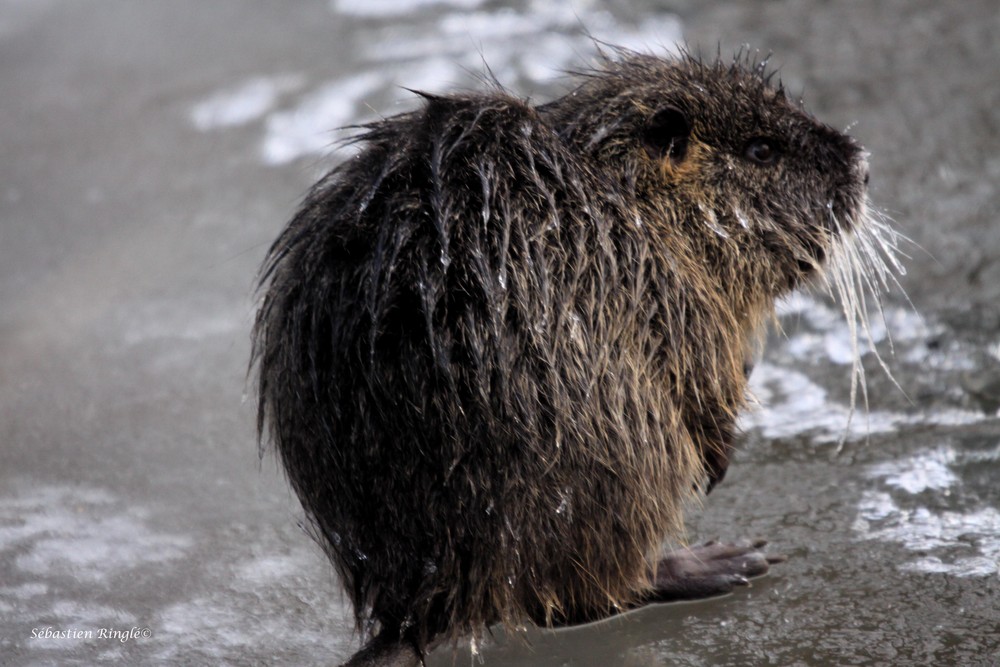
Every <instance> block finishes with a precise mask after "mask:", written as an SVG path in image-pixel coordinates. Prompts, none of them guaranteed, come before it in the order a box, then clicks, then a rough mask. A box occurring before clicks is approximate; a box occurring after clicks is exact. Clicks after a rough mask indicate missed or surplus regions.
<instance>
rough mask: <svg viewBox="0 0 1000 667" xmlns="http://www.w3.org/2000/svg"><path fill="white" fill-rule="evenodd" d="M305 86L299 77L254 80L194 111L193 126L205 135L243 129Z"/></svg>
mask: <svg viewBox="0 0 1000 667" xmlns="http://www.w3.org/2000/svg"><path fill="white" fill-rule="evenodd" d="M304 85H305V77H303V76H302V75H300V74H283V75H279V76H272V77H264V76H260V77H255V78H253V79H249V80H247V81H244V82H243V83H240V84H238V85H236V86H233V87H231V88H227V89H225V90H220V91H218V92H216V93H213V94H212V95H211V96H209V97H208V98H206V99H205V100H202V101H201V102H198V103H197V104H195V105H194V106H193V107H192V108H191V114H190V115H191V122H192V123H194V126H195V127H196V128H198V129H199V130H201V131H202V132H207V131H209V130H214V129H218V128H225V127H235V126H238V125H244V124H246V123H249V122H251V121H254V120H257V119H258V118H261V117H262V116H264V115H265V114H267V113H268V112H270V111H271V110H272V109H274V107H275V105H277V103H278V100H279V99H280V98H281V96H282V95H285V94H287V93H290V92H293V91H295V90H298V89H300V88H302V86H304Z"/></svg>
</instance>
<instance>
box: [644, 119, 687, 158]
mask: <svg viewBox="0 0 1000 667" xmlns="http://www.w3.org/2000/svg"><path fill="white" fill-rule="evenodd" d="M690 136H691V122H690V121H689V120H688V117H687V114H685V113H684V112H683V111H681V110H680V109H678V108H677V107H664V108H662V109H660V110H659V111H657V112H656V113H654V114H653V115H652V116H650V117H649V119H648V120H647V121H646V125H645V127H643V128H642V147H643V148H645V149H646V153H647V154H648V155H649V157H651V158H653V159H654V160H663V159H664V158H669V159H670V161H671V162H673V163H674V164H678V163H680V162H681V161H683V160H684V156H685V155H686V154H687V147H688V138H689V137H690Z"/></svg>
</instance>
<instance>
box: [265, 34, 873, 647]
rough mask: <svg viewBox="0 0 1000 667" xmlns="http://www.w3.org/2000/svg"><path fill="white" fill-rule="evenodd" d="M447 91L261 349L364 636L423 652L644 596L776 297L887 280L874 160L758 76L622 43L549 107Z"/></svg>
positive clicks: (388, 136)
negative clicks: (874, 199)
mask: <svg viewBox="0 0 1000 667" xmlns="http://www.w3.org/2000/svg"><path fill="white" fill-rule="evenodd" d="M425 98H426V99H425V102H424V105H423V106H422V108H420V109H419V110H417V111H414V112H411V113H407V114H402V115H399V116H395V117H392V118H388V119H385V120H382V121H379V122H377V123H374V124H372V125H370V126H368V127H367V129H366V131H365V132H364V134H363V135H362V136H361V137H360V138H359V140H358V141H359V144H360V145H361V147H362V148H361V150H360V152H359V153H358V155H357V156H355V157H354V158H353V159H350V160H348V161H346V162H344V163H342V164H341V165H340V166H338V167H336V168H335V169H334V170H333V171H332V172H331V173H330V174H329V175H328V176H326V177H325V178H324V179H323V180H321V181H320V182H319V183H318V184H317V185H316V186H315V187H314V189H313V190H312V192H311V193H310V195H309V196H308V198H307V199H306V201H305V202H304V204H303V205H302V207H301V209H300V210H299V211H298V213H297V214H296V215H295V217H294V218H293V220H292V221H291V223H290V224H289V225H288V227H287V228H286V229H285V230H284V231H283V232H282V233H281V235H280V236H279V238H278V239H277V241H276V242H275V244H274V245H273V246H272V248H271V250H270V252H269V253H268V258H267V260H266V263H265V268H264V270H263V275H262V278H261V285H262V287H263V290H264V297H263V301H262V303H261V306H260V310H259V312H258V315H257V319H256V323H255V328H254V343H253V350H254V352H253V355H254V361H255V364H256V369H257V378H258V385H259V396H260V399H259V400H260V403H259V426H260V431H261V436H262V438H263V437H264V436H265V435H266V434H269V435H270V439H271V440H272V441H273V443H274V445H275V447H276V449H277V451H278V453H279V455H280V457H281V461H282V463H283V465H284V467H285V470H286V471H287V474H288V477H289V480H290V482H291V484H292V486H293V487H294V488H295V490H296V492H297V494H298V496H299V498H300V499H301V501H302V504H303V506H304V508H305V510H306V512H307V514H308V516H309V517H310V519H311V521H312V523H313V525H314V526H315V529H316V533H317V536H318V539H319V540H320V542H321V543H322V544H323V545H324V547H325V548H326V549H327V551H328V553H329V555H330V557H331V560H332V561H333V563H334V564H335V565H336V567H337V569H338V571H339V572H340V574H341V577H342V580H343V583H344V585H345V587H346V589H347V592H348V594H349V595H350V597H351V600H352V602H353V604H354V610H355V613H356V616H357V620H358V623H359V625H360V626H361V627H362V628H364V629H369V630H370V629H373V628H381V630H382V631H383V632H386V633H389V634H392V635H396V636H404V635H405V637H406V638H407V639H408V641H410V642H412V643H413V644H414V645H416V646H417V647H418V648H419V649H421V650H422V648H423V647H425V646H427V645H428V644H429V643H431V642H432V641H434V640H435V639H437V638H442V637H444V638H457V637H459V636H462V635H468V634H472V635H474V636H475V635H478V634H480V633H482V631H483V630H484V628H485V627H486V626H487V625H488V624H491V623H495V622H498V621H500V622H504V623H506V624H508V625H516V624H519V623H521V622H523V621H524V620H525V619H533V620H535V621H537V622H540V623H552V622H555V621H559V620H563V621H565V620H583V619H588V618H596V617H600V616H602V615H605V614H607V613H609V612H610V611H613V610H616V609H622V608H625V607H627V606H628V605H630V604H632V603H633V602H635V601H636V600H638V599H640V598H641V597H642V596H643V595H644V594H645V593H646V591H647V588H648V586H649V585H650V584H649V575H650V572H651V567H652V563H653V562H654V561H655V558H656V555H657V553H658V550H659V548H660V544H661V541H662V540H663V539H664V538H666V537H669V536H678V535H680V533H681V531H682V529H683V520H682V509H683V505H684V503H685V501H686V500H687V499H689V498H691V497H693V496H694V495H695V493H696V491H697V489H699V488H703V487H704V484H705V483H706V482H708V483H709V484H711V483H713V482H714V481H717V480H719V479H721V477H722V475H723V474H724V472H725V469H726V466H727V464H728V456H729V450H730V447H731V444H732V439H733V435H734V430H735V426H734V424H735V418H736V415H737V413H738V412H739V410H740V409H741V408H742V407H743V405H744V402H745V392H746V374H745V365H746V363H745V360H746V358H747V356H748V355H749V354H750V352H751V349H752V348H753V347H754V346H755V344H756V341H757V336H758V334H759V332H760V330H761V326H762V324H763V323H764V322H765V321H766V320H767V319H769V318H770V317H771V316H772V313H773V303H774V299H775V298H777V297H778V296H780V295H781V294H783V293H786V292H787V291H788V290H790V289H792V288H793V287H795V286H796V285H797V284H799V282H801V280H802V279H803V278H806V277H808V276H810V275H812V274H814V273H815V272H816V271H817V270H818V269H820V268H821V267H822V266H823V260H824V258H827V257H829V256H831V255H832V256H838V253H840V255H841V256H844V257H848V258H851V257H853V258H855V260H857V261H854V262H853V264H852V263H851V262H850V261H849V262H846V263H844V266H848V267H854V272H853V273H852V272H851V271H852V269H850V268H849V269H847V270H843V271H841V273H839V274H836V275H841V276H848V278H845V279H844V280H840V281H839V282H844V281H845V280H853V281H858V280H862V281H863V278H858V270H860V271H861V272H862V273H864V275H865V276H868V277H870V276H871V275H872V274H873V273H875V272H876V271H874V270H873V269H872V268H871V267H869V266H866V265H864V262H865V261H871V262H874V260H873V259H872V258H873V257H875V254H874V253H871V252H868V251H865V252H863V253H859V252H857V251H852V250H838V248H841V247H844V246H850V245H851V240H850V239H857V238H861V239H863V240H864V239H872V238H876V239H877V238H878V236H877V235H875V234H873V233H872V232H870V231H866V230H870V229H871V225H870V220H869V219H868V216H867V215H866V213H865V210H866V208H865V204H864V201H865V195H864V169H865V168H866V167H865V165H864V159H863V156H862V153H861V149H860V147H858V146H857V145H856V144H855V143H854V142H853V141H852V140H850V139H849V138H846V137H844V136H843V135H841V134H840V133H837V132H835V131H834V130H832V129H830V128H828V127H826V126H824V125H822V124H820V123H818V122H816V121H815V120H814V119H813V118H811V117H810V116H809V115H808V114H806V113H804V112H803V111H802V110H801V109H800V108H799V107H798V106H797V105H795V104H793V103H790V102H789V101H788V100H787V99H786V97H785V95H784V94H783V93H782V91H781V90H780V89H779V88H775V87H773V86H771V85H770V84H769V82H768V79H767V76H766V74H765V73H764V72H763V71H762V70H761V68H759V67H756V66H753V67H748V66H747V65H746V64H745V63H741V62H736V63H727V64H722V63H718V62H703V61H701V60H699V59H696V58H693V57H691V56H688V55H685V56H682V57H680V58H679V59H674V60H663V59H658V58H654V57H652V56H644V55H638V54H632V53H625V52H620V53H619V54H618V56H617V57H616V58H612V59H608V60H606V62H605V63H604V65H603V66H602V67H601V68H600V69H599V70H597V71H593V72H590V73H588V74H587V75H586V76H584V77H583V78H582V80H581V83H580V85H579V87H578V88H577V89H575V90H574V91H573V92H571V93H570V94H568V95H566V96H564V97H562V98H560V99H558V100H556V101H554V102H551V103H549V104H546V105H543V106H541V107H532V106H531V105H529V104H528V103H526V102H525V101H523V100H520V99H517V98H515V97H512V96H510V95H508V94H506V93H503V92H500V91H491V92H488V93H484V94H478V95H460V96H433V95H427V96H425ZM758 139H764V140H769V141H772V142H773V144H769V145H768V146H764V147H763V148H762V147H761V146H759V145H758V146H756V147H754V145H753V142H754V141H755V140H758ZM768 149H774V150H776V151H778V152H779V155H778V156H777V158H775V160H773V161H772V160H770V153H768ZM866 235H867V236H866ZM865 243H867V244H868V245H872V244H871V243H870V242H868V241H863V243H862V245H865ZM865 247H867V246H865ZM858 258H861V259H858ZM842 291H844V292H845V293H846V294H848V295H850V294H852V293H855V292H854V291H853V290H852V288H850V287H848V288H845V289H844V290H842Z"/></svg>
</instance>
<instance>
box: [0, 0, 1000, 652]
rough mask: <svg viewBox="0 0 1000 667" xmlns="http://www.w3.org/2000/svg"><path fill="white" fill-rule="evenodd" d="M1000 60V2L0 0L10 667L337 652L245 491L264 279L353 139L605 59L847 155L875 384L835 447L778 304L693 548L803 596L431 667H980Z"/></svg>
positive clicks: (816, 345)
mask: <svg viewBox="0 0 1000 667" xmlns="http://www.w3.org/2000/svg"><path fill="white" fill-rule="evenodd" d="M997 34H1000V9H998V7H997V4H996V2H995V1H994V0H971V1H969V2H963V3H949V4H948V5H947V7H945V4H944V3H937V2H930V1H926V0H889V1H886V2H880V3H859V2H850V1H847V0H844V1H839V0H837V1H823V0H774V1H767V2H765V1H763V0H760V1H756V2H744V3H738V4H735V3H724V2H715V1H710V2H696V1H695V0H678V1H676V2H669V1H666V0H661V1H655V0H645V1H641V2H625V1H624V0H606V1H600V0H573V1H572V2H566V3H547V2H542V0H536V1H530V0H524V1H521V2H513V1H512V2H495V1H492V0H369V1H367V2H359V1H351V0H332V1H325V0H315V1H305V0H302V1H298V2H286V3H274V2H266V1H264V0H238V1H237V0H214V1H213V2H211V3H203V2H194V1H192V0H174V1H172V2H142V3H137V2H130V1H128V0H91V2H87V3H80V2H73V1H70V0H0V664H3V665H50V664H60V665H73V664H80V665H93V664H137V665H139V664H179V665H180V664H183V665H194V664H232V665H256V664H297V665H329V664H334V663H337V662H339V661H341V660H343V659H345V658H346V657H347V656H348V655H350V654H351V653H352V652H353V650H354V649H355V648H356V647H357V645H358V637H357V636H356V635H355V634H354V633H353V629H352V627H351V623H350V618H349V609H348V608H347V606H346V604H345V600H344V599H343V598H342V596H341V594H340V592H339V589H338V585H337V581H336V577H335V575H334V574H333V572H332V569H331V568H330V567H329V566H328V565H327V564H326V563H325V562H324V560H323V557H322V555H321V552H320V550H319V548H318V547H317V546H316V545H315V544H313V543H312V542H311V541H310V540H309V538H308V537H307V536H306V535H305V533H304V532H303V531H302V530H301V528H300V527H299V523H300V521H301V510H300V508H299V506H298V503H297V501H296V500H295V498H294V497H293V495H292V494H291V492H290V491H289V490H288V488H287V484H286V483H285V481H284V479H283V478H282V475H281V473H280V471H278V470H277V465H276V462H275V459H274V457H273V456H272V455H271V454H270V453H269V452H265V455H264V456H263V459H259V458H258V455H257V444H256V441H255V437H254V433H253V418H254V409H253V398H252V389H253V388H252V385H251V384H250V383H249V382H248V381H247V377H246V363H247V357H248V352H249V328H250V323H251V318H252V313H253V308H254V294H253V283H254V276H255V272H256V270H257V267H258V265H259V263H260V261H261V259H262V257H263V254H264V252H265V250H266V248H267V246H268V244H269V243H270V242H271V240H272V239H273V238H274V237H275V236H276V234H277V233H278V231H279V230H280V229H281V227H282V226H283V224H284V223H285V221H286V220H287V219H288V218H289V217H290V215H291V214H292V212H293V211H294V209H295V207H296V205H297V203H298V201H299V200H300V198H301V196H302V195H303V194H304V192H305V191H306V189H307V188H308V186H309V185H310V184H311V183H312V182H313V181H314V180H315V179H316V178H317V177H318V176H320V175H321V174H322V173H323V172H324V171H325V170H327V169H328V168H329V167H331V166H332V165H333V164H335V163H336V161H337V160H339V159H343V158H344V157H346V156H349V155H350V150H345V149H342V148H338V144H337V142H338V141H339V140H342V139H344V138H345V137H346V136H348V135H349V133H346V132H343V131H337V128H338V127H341V126H344V125H348V124H351V123H357V122H359V121H364V120H370V119H374V118H378V117H380V116H386V115H392V114H395V113H398V112H402V111H405V110H409V109H412V108H414V107H415V106H416V105H417V104H418V101H417V100H416V98H415V96H414V95H413V94H412V93H409V92H407V91H406V90H404V89H403V88H402V87H403V86H405V87H408V88H414V89H423V90H427V91H433V92H444V91H447V90H453V89H457V88H466V89H468V88H473V89H474V88H476V87H477V86H480V85H481V83H480V82H479V80H480V78H481V75H482V73H483V71H484V70H485V69H486V68H487V67H488V68H489V69H490V70H491V71H492V73H493V75H494V76H496V78H498V79H499V80H500V81H501V82H503V83H504V84H505V85H506V86H507V87H508V88H509V89H511V90H513V91H515V92H516V93H518V94H520V95H523V96H526V97H530V98H531V99H532V100H536V101H545V100H548V99H551V98H552V97H554V96H557V95H559V94H561V93H563V92H565V91H566V90H567V89H568V87H569V86H570V85H571V84H570V78H569V77H568V76H567V75H566V74H565V72H566V71H567V70H571V69H578V68H583V67H587V66H588V65H590V64H593V62H594V56H595V53H596V47H595V44H594V40H601V41H605V42H609V43H612V44H619V45H624V46H628V47H631V48H634V49H640V50H650V51H654V52H658V53H663V54H667V53H669V52H670V51H671V50H673V49H674V45H675V44H677V43H686V44H688V45H689V46H690V47H692V48H701V50H702V51H703V52H705V53H708V54H714V53H716V52H718V53H721V54H722V55H723V57H728V56H729V55H730V54H732V53H733V52H735V51H736V50H737V49H740V48H750V49H759V50H760V52H761V56H762V57H763V56H764V55H766V54H767V53H769V52H773V57H772V59H771V63H772V65H774V66H777V67H779V68H780V76H781V78H782V80H783V81H784V83H785V85H786V87H787V88H789V89H790V90H791V91H792V92H793V93H796V94H798V93H801V94H803V95H804V98H805V102H806V105H807V106H808V107H809V108H810V109H811V110H812V111H813V112H814V113H816V115H817V116H818V117H820V118H821V119H823V120H824V121H825V122H828V123H830V124H831V125H833V126H835V127H838V128H850V132H851V133H852V134H853V135H855V136H856V137H858V138H859V140H860V141H861V142H862V143H864V144H865V146H866V147H867V148H868V149H869V150H870V151H871V154H872V156H871V166H872V169H871V172H872V182H871V197H872V199H873V201H874V202H875V204H876V205H877V206H878V207H880V208H881V209H882V210H883V211H885V212H886V213H887V214H888V215H890V216H891V217H892V218H894V219H895V220H896V225H897V227H898V228H899V229H900V230H901V232H902V233H904V234H905V235H906V236H908V237H909V238H910V239H911V240H912V243H905V244H904V246H903V249H904V251H905V252H906V254H907V255H908V257H907V258H906V259H905V260H904V263H905V267H906V273H905V275H902V276H900V278H899V280H900V283H901V286H900V288H897V289H895V290H894V291H893V292H892V293H891V294H890V295H889V297H888V298H887V299H886V300H885V303H884V313H883V315H882V316H873V331H872V334H873V336H872V337H873V338H874V339H875V342H876V343H877V344H878V350H879V352H880V353H881V356H882V357H883V358H884V359H885V361H886V364H887V365H888V367H889V368H890V370H891V372H892V375H893V377H894V378H895V382H894V381H893V380H892V379H891V378H890V377H889V376H887V374H886V373H885V372H884V371H883V370H882V369H881V368H880V367H879V364H878V363H877V360H876V359H875V356H874V355H873V354H872V353H871V352H870V351H866V353H865V362H866V369H867V386H868V398H869V409H868V411H867V412H865V411H864V410H863V409H862V410H859V412H858V414H856V415H855V416H854V418H853V420H852V422H851V423H852V426H851V428H850V430H849V432H846V433H845V429H846V428H847V423H848V416H849V414H850V409H849V404H850V396H849V392H850V368H851V366H850V339H849V331H848V329H847V327H846V325H845V323H844V321H843V317H842V316H841V315H840V314H839V312H838V310H837V306H836V305H835V304H832V303H831V302H830V301H828V300H827V299H826V297H825V296H824V295H823V294H822V292H816V293H814V294H806V295H800V296H797V297H796V298H793V299H790V300H789V301H788V303H787V304H785V306H784V308H783V312H784V315H783V317H782V329H783V333H776V334H775V336H774V337H773V340H772V341H771V345H770V347H769V351H768V354H767V356H766V357H765V360H764V362H763V363H762V364H761V365H760V366H759V367H758V369H757V370H756V371H755V375H754V379H753V382H754V385H755V390H756V393H757V396H758V397H759V398H760V403H761V407H760V408H758V409H757V410H755V411H754V412H753V413H752V414H750V415H748V416H747V419H746V421H745V424H744V426H745V431H746V434H745V437H744V439H743V442H742V445H741V447H742V449H741V452H740V454H739V456H738V457H737V459H736V461H735V462H734V465H733V467H732V468H731V470H730V473H729V476H728V477H727V479H726V481H725V483H724V484H723V485H722V486H721V487H720V488H719V489H718V490H717V491H715V492H713V493H712V495H711V496H710V497H709V498H708V499H707V500H706V501H705V503H704V506H703V507H696V508H692V511H691V515H690V522H689V534H690V536H691V539H692V540H700V539H707V538H712V537H723V538H725V539H735V538H739V537H743V536H748V537H758V536H764V537H767V538H769V539H770V540H771V541H772V545H773V548H774V549H775V550H777V551H781V552H784V553H787V554H788V555H789V556H790V560H789V561H788V562H787V563H786V564H783V565H781V566H779V567H778V568H776V569H775V570H774V573H773V575H772V576H769V577H767V578H765V579H761V580H758V581H755V582H754V584H753V587H752V588H750V589H747V590H741V591H739V592H738V593H736V594H734V595H731V596H729V597H726V598H721V599H717V600H711V601H708V602H702V603H697V604H683V605H669V606H657V607H649V608H646V609H643V610H641V611H639V612H636V613H632V614H628V615H626V616H624V617H622V618H618V619H614V620H612V621H609V622H604V623H600V624H596V625H590V626H586V627H581V628H575V629H570V630H564V631H559V632H541V631H537V630H529V631H526V632H524V633H522V635H521V636H518V637H514V638H511V637H505V636H504V635H503V633H502V632H499V631H498V632H497V634H496V636H494V637H492V638H490V639H489V640H488V641H487V642H486V644H485V645H484V646H480V647H478V650H479V652H480V657H479V658H473V657H472V656H471V655H470V648H469V647H468V646H459V647H458V648H457V649H456V650H457V653H453V652H452V650H450V649H449V648H447V647H446V648H444V649H441V650H439V651H437V652H436V653H435V654H434V655H433V656H432V657H431V660H430V664H431V665H439V666H444V665H449V664H452V662H453V659H454V660H457V661H458V664H479V663H478V662H477V661H478V660H482V664H485V665H544V666H548V665H552V666H556V665H558V666H563V665H574V666H594V667H596V666H603V665H747V664H777V665H817V664H938V665H945V664H955V665H957V664H962V665H976V664H982V665H992V664H996V661H998V660H1000V611H998V609H1000V597H998V593H1000V566H998V561H1000V484H998V483H997V482H998V480H1000V419H998V414H997V410H998V408H1000V300H998V296H1000V224H998V214H1000V190H998V186H997V183H998V181H1000V77H998V74H997V72H998V71H1000V70H998V68H1000V40H997V39H996V35H997ZM904 292H905V293H904ZM906 295H908V298H907V296H906ZM866 349H867V348H866ZM896 383H898V386H897V384H896ZM102 629H103V630H104V631H105V634H109V631H110V633H112V634H113V633H114V632H117V633H119V634H118V635H117V636H116V637H115V636H113V637H101V636H100V631H101V630H102ZM86 631H90V632H91V634H92V636H89V637H88V636H86ZM80 633H83V634H80ZM122 633H127V635H128V636H126V637H124V641H123V640H122V639H123V637H122ZM470 660H471V661H472V662H471V663H470Z"/></svg>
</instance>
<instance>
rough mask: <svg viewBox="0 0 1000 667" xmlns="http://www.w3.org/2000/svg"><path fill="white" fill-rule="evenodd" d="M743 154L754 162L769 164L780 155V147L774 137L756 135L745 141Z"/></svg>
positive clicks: (775, 160)
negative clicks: (754, 137)
mask: <svg viewBox="0 0 1000 667" xmlns="http://www.w3.org/2000/svg"><path fill="white" fill-rule="evenodd" d="M743 156H744V157H746V159H748V160H750V161H751V162H753V163H755V164H759V165H763V166H769V165H772V164H774V163H775V162H777V161H778V158H779V157H781V147H780V146H779V145H778V142H777V141H775V140H774V139H768V138H767V137H757V138H756V139H751V140H750V141H748V142H747V145H746V147H745V148H744V149H743Z"/></svg>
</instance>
